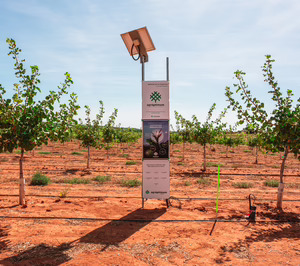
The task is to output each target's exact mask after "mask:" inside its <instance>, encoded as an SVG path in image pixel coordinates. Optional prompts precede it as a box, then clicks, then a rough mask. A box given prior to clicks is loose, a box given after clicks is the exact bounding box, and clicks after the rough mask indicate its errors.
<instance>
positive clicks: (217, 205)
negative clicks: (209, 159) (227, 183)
mask: <svg viewBox="0 0 300 266" xmlns="http://www.w3.org/2000/svg"><path fill="white" fill-rule="evenodd" d="M220 183H221V181H220V165H218V192H217V199H216V213H218V211H219V195H220Z"/></svg>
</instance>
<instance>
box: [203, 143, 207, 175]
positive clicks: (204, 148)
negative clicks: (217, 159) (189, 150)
mask: <svg viewBox="0 0 300 266" xmlns="http://www.w3.org/2000/svg"><path fill="white" fill-rule="evenodd" d="M203 171H204V172H205V171H206V144H204V146H203Z"/></svg>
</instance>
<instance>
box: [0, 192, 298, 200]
mask: <svg viewBox="0 0 300 266" xmlns="http://www.w3.org/2000/svg"><path fill="white" fill-rule="evenodd" d="M0 197H19V195H17V194H16V195H11V194H0ZM26 197H37V198H60V197H59V196H54V195H32V194H28V195H26ZM68 198H69V199H95V198H96V199H142V197H140V196H127V197H125V196H67V197H66V198H62V199H68ZM174 199H178V200H186V201H191V200H216V198H178V197H176V198H172V197H171V198H170V200H174ZM219 200H223V201H248V200H249V199H248V198H243V199H241V198H219ZM276 200H277V199H256V201H276ZM283 201H284V202H300V199H299V200H289V199H283Z"/></svg>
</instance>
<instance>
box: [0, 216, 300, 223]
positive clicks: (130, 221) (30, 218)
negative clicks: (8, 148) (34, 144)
mask: <svg viewBox="0 0 300 266" xmlns="http://www.w3.org/2000/svg"><path fill="white" fill-rule="evenodd" d="M0 219H25V220H78V221H90V222H120V223H122V222H129V223H215V222H223V223H244V222H248V220H247V219H236V220H233V219H231V220H226V219H217V220H216V219H202V220H173V219H170V220H155V219H153V220H152V219H145V220H144V219H126V220H125V219H124V220H122V219H109V218H87V217H85V218H78V217H51V216H50V217H30V216H24V217H20V216H0ZM256 222H259V223H300V220H298V219H287V220H258V221H256Z"/></svg>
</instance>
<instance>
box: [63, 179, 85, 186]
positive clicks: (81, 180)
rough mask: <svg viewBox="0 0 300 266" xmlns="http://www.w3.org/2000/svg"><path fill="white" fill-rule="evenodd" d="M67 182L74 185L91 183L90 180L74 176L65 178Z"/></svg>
mask: <svg viewBox="0 0 300 266" xmlns="http://www.w3.org/2000/svg"><path fill="white" fill-rule="evenodd" d="M65 183H68V184H72V185H78V184H89V183H90V180H88V179H83V178H76V177H75V178H73V179H67V180H65Z"/></svg>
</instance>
